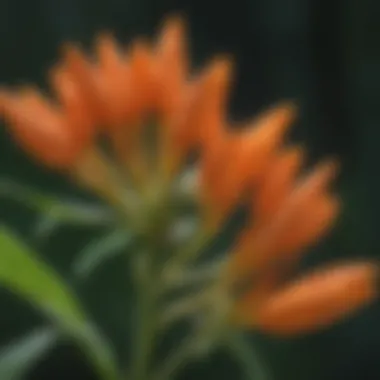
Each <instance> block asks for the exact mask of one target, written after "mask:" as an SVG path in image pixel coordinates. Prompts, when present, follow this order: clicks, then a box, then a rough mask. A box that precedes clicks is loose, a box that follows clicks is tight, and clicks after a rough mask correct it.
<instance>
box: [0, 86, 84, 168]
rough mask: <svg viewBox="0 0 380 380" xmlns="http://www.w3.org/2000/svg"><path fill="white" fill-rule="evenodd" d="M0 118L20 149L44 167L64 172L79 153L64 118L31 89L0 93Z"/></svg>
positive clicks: (79, 147) (77, 141)
mask: <svg viewBox="0 0 380 380" xmlns="http://www.w3.org/2000/svg"><path fill="white" fill-rule="evenodd" d="M0 114H1V115H2V116H3V117H4V119H5V120H6V121H7V122H8V123H9V127H10V129H11V131H12V134H13V136H14V137H15V139H16V141H17V142H18V143H19V144H20V145H21V147H22V148H23V149H25V150H26V151H28V152H29V153H30V154H31V155H33V156H34V157H35V158H36V159H38V160H39V161H42V162H43V163H44V164H46V165H48V166H51V167H54V168H59V169H63V168H68V167H70V166H72V165H73V163H74V162H75V161H76V160H77V159H78V155H80V154H81V152H82V150H83V141H82V140H81V139H78V138H77V135H76V134H75V132H74V131H73V129H72V128H71V126H70V125H69V124H68V121H67V120H66V118H65V115H64V114H62V113H61V112H60V111H59V110H58V109H57V108H56V107H55V106H54V105H53V104H51V103H50V102H49V101H48V100H47V99H46V98H44V97H43V96H42V94H40V93H39V92H38V91H36V90H34V89H32V88H27V89H24V90H23V91H21V93H20V94H15V93H10V92H8V91H3V92H1V94H0Z"/></svg>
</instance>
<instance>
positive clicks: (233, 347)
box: [226, 333, 271, 380]
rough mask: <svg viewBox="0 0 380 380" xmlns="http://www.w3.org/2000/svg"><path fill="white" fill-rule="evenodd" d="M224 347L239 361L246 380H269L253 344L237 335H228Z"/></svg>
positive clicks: (268, 375) (266, 370)
mask: <svg viewBox="0 0 380 380" xmlns="http://www.w3.org/2000/svg"><path fill="white" fill-rule="evenodd" d="M226 346H227V347H228V348H229V350H230V352H231V353H232V354H233V355H234V356H235V358H236V359H237V360H238V361H239V363H240V365H241V367H242V370H243V371H244V373H245V376H246V379H247V380H270V379H271V376H270V374H269V373H268V369H267V368H266V366H265V363H263V360H262V358H261V357H260V356H259V354H258V352H257V350H256V348H255V347H254V345H253V344H250V343H249V342H248V341H247V339H246V338H245V337H244V336H242V335H240V334H238V333H233V334H231V335H229V337H228V340H227V341H226Z"/></svg>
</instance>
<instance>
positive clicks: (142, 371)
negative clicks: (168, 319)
mask: <svg viewBox="0 0 380 380" xmlns="http://www.w3.org/2000/svg"><path fill="white" fill-rule="evenodd" d="M149 253H151V252H149ZM149 253H142V254H141V255H139V256H140V257H137V258H136V259H137V260H142V261H143V264H144V265H143V267H139V268H136V274H137V277H138V278H137V281H136V283H137V287H138V289H137V293H138V294H137V297H138V301H139V310H140V320H139V328H138V330H137V336H136V342H135V345H134V348H133V349H134V353H135V357H134V361H133V368H134V370H133V379H135V380H144V379H146V378H147V375H148V371H149V364H150V359H151V354H152V349H153V346H154V337H155V331H156V328H157V321H156V310H155V308H156V305H155V301H156V300H155V292H154V281H153V280H152V270H151V269H152V268H151V262H150V257H149ZM140 264H141V262H140Z"/></svg>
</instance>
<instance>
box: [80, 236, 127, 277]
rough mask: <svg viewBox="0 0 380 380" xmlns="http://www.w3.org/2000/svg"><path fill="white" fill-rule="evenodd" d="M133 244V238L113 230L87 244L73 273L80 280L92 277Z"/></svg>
mask: <svg viewBox="0 0 380 380" xmlns="http://www.w3.org/2000/svg"><path fill="white" fill-rule="evenodd" d="M131 242H132V236H131V235H130V234H128V232H126V231H124V230H113V231H111V232H109V233H107V234H105V235H104V236H102V237H100V238H97V239H95V240H93V241H91V242H90V243H89V244H87V245H86V246H85V247H84V249H83V250H82V251H81V252H79V254H78V257H77V259H76V260H75V262H74V264H73V272H74V273H75V275H76V276H78V277H80V278H86V277H87V276H89V275H91V273H93V272H94V271H95V270H96V269H97V268H99V266H100V265H101V264H103V263H104V262H105V261H106V260H109V259H111V258H113V257H115V256H116V255H118V254H120V253H122V252H123V251H122V249H123V248H124V249H125V248H126V247H127V246H128V245H129V244H130V243H131Z"/></svg>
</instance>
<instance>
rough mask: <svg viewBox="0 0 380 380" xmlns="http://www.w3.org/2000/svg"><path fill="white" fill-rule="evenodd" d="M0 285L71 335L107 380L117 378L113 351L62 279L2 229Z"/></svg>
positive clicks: (0, 238) (0, 234)
mask: <svg viewBox="0 0 380 380" xmlns="http://www.w3.org/2000/svg"><path fill="white" fill-rule="evenodd" d="M0 283H2V284H3V285H4V286H6V287H7V288H8V289H10V290H11V291H12V292H14V293H16V294H17V295H19V296H22V297H24V298H25V299H26V300H27V301H29V302H30V303H31V304H32V305H33V306H34V307H36V308H38V309H40V310H41V311H42V312H44V313H45V314H46V315H47V316H48V317H49V318H51V319H52V320H53V321H54V322H55V323H56V324H57V326H58V327H59V328H60V330H61V331H62V332H64V333H66V334H68V335H70V336H71V338H72V339H74V340H75V341H76V343H77V344H78V345H79V346H80V347H81V348H82V350H83V351H84V352H85V353H86V354H87V356H88V357H89V359H90V360H91V361H92V364H93V365H94V367H95V368H96V369H97V370H98V372H99V374H100V375H101V376H102V378H103V379H105V380H116V379H118V373H117V370H116V365H115V359H114V356H113V353H112V350H111V348H110V346H109V345H108V343H107V342H106V341H105V340H104V338H103V337H102V336H101V335H100V333H99V331H97V329H96V328H95V326H93V325H92V323H91V322H90V321H89V319H88V318H87V317H86V315H85V313H84V311H83V309H82V307H81V305H80V303H79V302H78V301H77V299H76V297H75V295H74V294H73V293H72V292H71V291H70V289H69V288H68V287H67V286H66V285H65V284H64V282H63V281H62V280H61V279H60V278H59V276H58V275H57V274H56V273H55V272H54V271H53V270H52V268H50V267H49V266H47V265H46V264H44V263H43V262H42V261H41V260H40V259H38V257H37V256H36V255H35V254H34V253H33V252H32V251H31V250H30V249H29V248H28V247H26V246H25V245H23V244H22V243H21V242H20V241H19V240H17V238H15V237H14V236H12V234H11V233H10V232H9V231H7V230H5V229H4V228H3V229H0Z"/></svg>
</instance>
